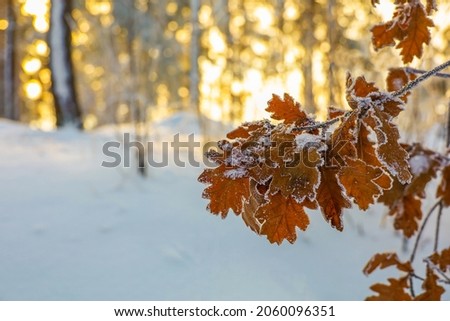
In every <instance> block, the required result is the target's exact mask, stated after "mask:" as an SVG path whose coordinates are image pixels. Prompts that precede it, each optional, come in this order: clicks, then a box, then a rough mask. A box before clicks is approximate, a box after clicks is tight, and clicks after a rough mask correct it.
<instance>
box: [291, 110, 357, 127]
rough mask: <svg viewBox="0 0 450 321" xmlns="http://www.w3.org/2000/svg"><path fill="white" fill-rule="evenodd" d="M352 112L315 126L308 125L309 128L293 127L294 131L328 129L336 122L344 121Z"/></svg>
mask: <svg viewBox="0 0 450 321" xmlns="http://www.w3.org/2000/svg"><path fill="white" fill-rule="evenodd" d="M352 112H354V110H349V111H348V112H346V113H345V114H344V115H342V116H339V117H336V118H333V119H330V120H327V121H325V122H321V123H316V124H314V125H310V126H301V127H295V128H294V130H314V129H319V128H327V127H330V126H331V125H333V124H334V123H337V122H338V121H340V120H342V119H344V118H345V117H348V116H349V115H350V114H351V113H352Z"/></svg>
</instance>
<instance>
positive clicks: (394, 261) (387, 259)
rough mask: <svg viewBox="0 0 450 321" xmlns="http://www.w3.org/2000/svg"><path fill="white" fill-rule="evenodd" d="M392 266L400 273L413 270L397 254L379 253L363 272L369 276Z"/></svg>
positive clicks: (409, 264) (408, 263)
mask: <svg viewBox="0 0 450 321" xmlns="http://www.w3.org/2000/svg"><path fill="white" fill-rule="evenodd" d="M390 266H396V267H397V269H399V270H400V271H403V272H408V273H409V272H412V270H413V269H412V267H411V263H410V262H405V263H403V262H400V260H399V259H398V256H397V254H395V253H377V254H375V255H374V256H373V257H372V258H371V259H370V261H369V262H367V264H366V266H365V267H364V269H363V272H364V274H365V275H369V274H371V273H372V272H373V271H375V270H376V269H385V268H387V267H390Z"/></svg>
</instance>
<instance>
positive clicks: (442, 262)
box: [430, 247, 450, 272]
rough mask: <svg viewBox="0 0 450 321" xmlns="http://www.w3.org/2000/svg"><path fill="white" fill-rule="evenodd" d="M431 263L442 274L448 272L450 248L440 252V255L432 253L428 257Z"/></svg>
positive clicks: (449, 267) (449, 268)
mask: <svg viewBox="0 0 450 321" xmlns="http://www.w3.org/2000/svg"><path fill="white" fill-rule="evenodd" d="M430 260H431V262H433V263H434V264H435V265H436V266H438V267H439V269H440V270H441V271H442V272H447V270H450V247H449V248H446V249H444V250H442V251H441V253H433V255H431V256H430Z"/></svg>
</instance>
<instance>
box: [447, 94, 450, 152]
mask: <svg viewBox="0 0 450 321" xmlns="http://www.w3.org/2000/svg"><path fill="white" fill-rule="evenodd" d="M447 147H450V101H449V102H448V109H447Z"/></svg>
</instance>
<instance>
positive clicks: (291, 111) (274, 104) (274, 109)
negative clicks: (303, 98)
mask: <svg viewBox="0 0 450 321" xmlns="http://www.w3.org/2000/svg"><path fill="white" fill-rule="evenodd" d="M267 105H268V106H267V108H266V111H268V112H269V113H271V115H270V117H271V118H272V119H276V120H282V121H283V122H284V123H285V124H296V125H299V126H300V125H305V124H307V123H309V122H310V121H311V119H310V118H309V117H308V116H307V115H306V113H305V112H304V111H302V109H301V106H300V103H298V102H296V101H294V99H293V98H292V97H291V96H289V95H288V94H284V100H282V99H281V98H280V97H279V96H277V95H273V96H272V99H271V100H270V101H269V102H268V104H267Z"/></svg>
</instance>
